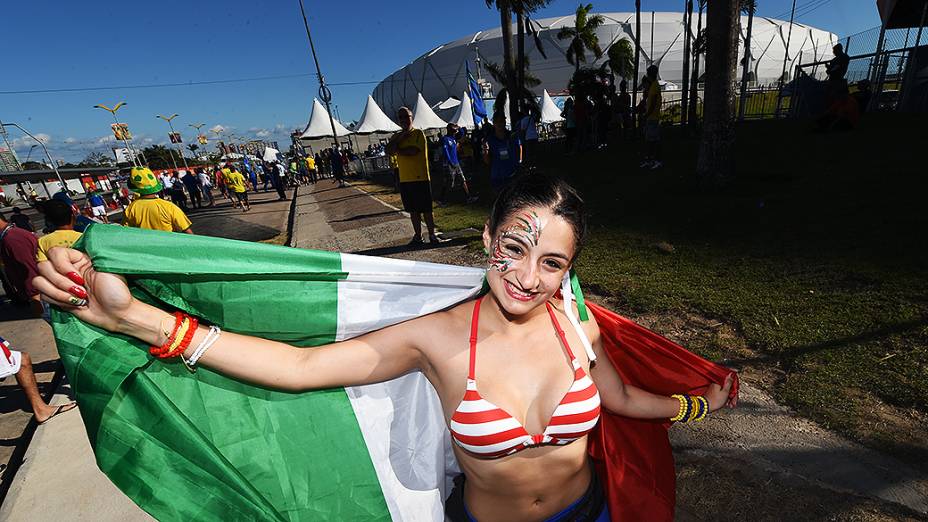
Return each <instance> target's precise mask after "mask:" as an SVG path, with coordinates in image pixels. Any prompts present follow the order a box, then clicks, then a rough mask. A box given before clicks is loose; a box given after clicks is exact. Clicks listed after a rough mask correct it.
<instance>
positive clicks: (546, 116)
mask: <svg viewBox="0 0 928 522" xmlns="http://www.w3.org/2000/svg"><path fill="white" fill-rule="evenodd" d="M558 121H564V117H563V116H561V109H558V108H557V105H555V104H554V100H552V99H551V95H550V94H548V90H547V89H545V90H544V91H543V92H542V94H541V123H554V122H558Z"/></svg>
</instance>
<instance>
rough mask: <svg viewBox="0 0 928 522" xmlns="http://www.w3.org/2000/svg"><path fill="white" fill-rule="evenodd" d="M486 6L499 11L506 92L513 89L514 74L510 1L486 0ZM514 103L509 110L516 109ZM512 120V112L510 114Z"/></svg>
mask: <svg viewBox="0 0 928 522" xmlns="http://www.w3.org/2000/svg"><path fill="white" fill-rule="evenodd" d="M486 4H487V7H489V8H491V9H492V8H493V7H496V9H497V10H498V11H499V28H500V31H502V36H503V80H504V88H505V89H506V90H507V91H508V92H512V91H514V90H515V88H514V87H515V81H514V80H515V75H514V74H513V71H514V69H515V67H513V63H512V2H511V1H510V0H486ZM514 106H515V104H510V110H511V111H513V112H514V111H515V110H517V108H516V107H514ZM510 117H511V118H512V119H513V120H514V119H515V118H514V114H513V115H512V116H510Z"/></svg>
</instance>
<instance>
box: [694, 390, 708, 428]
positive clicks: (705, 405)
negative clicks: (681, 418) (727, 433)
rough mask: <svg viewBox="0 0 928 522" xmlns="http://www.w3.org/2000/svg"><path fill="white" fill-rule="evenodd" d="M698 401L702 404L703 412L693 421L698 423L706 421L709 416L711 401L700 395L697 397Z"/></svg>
mask: <svg viewBox="0 0 928 522" xmlns="http://www.w3.org/2000/svg"><path fill="white" fill-rule="evenodd" d="M696 400H698V401H699V402H700V404H702V411H701V412H699V415H697V416H696V418H695V419H693V420H694V421H696V422H699V421H701V420H703V419H705V418H706V416H707V415H709V399H707V398H705V397H703V396H702V395H699V396H697V397H696Z"/></svg>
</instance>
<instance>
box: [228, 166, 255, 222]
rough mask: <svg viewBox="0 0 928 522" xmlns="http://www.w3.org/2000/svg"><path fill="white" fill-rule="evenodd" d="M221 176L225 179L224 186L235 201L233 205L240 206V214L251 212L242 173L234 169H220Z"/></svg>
mask: <svg viewBox="0 0 928 522" xmlns="http://www.w3.org/2000/svg"><path fill="white" fill-rule="evenodd" d="M222 175H223V176H225V178H226V186H227V187H229V192H231V193H232V196H233V197H235V199H236V201H235V202H233V203H237V204H236V206H240V207H241V208H242V212H248V211H249V210H251V206H250V205H249V204H248V189H246V188H245V177H244V176H242V173H241V172H239V171H238V169H235V168H224V169H222Z"/></svg>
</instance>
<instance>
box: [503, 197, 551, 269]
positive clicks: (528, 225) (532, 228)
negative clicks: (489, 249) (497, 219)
mask: <svg viewBox="0 0 928 522" xmlns="http://www.w3.org/2000/svg"><path fill="white" fill-rule="evenodd" d="M543 228H544V225H542V223H541V218H539V217H538V214H536V213H534V212H532V213H531V214H529V213H525V214H523V215H521V216H519V217H518V220H517V222H516V223H515V224H513V225H512V226H511V227H509V228H507V229H506V230H505V231H503V233H502V234H500V235H499V237H498V238H497V239H496V242H495V243H494V244H493V253H492V254H491V255H490V259H489V264H490V267H491V268H493V269H495V270H496V271H497V272H499V273H501V274H502V273H504V272H506V271H507V270H509V269H510V268H511V267H512V264H513V263H514V262H515V259H513V258H512V256H511V255H510V254H509V253H508V252H505V251H504V250H503V247H502V243H503V239H504V238H513V239H516V240H519V241H522V242H527V243H528V244H530V245H532V246H538V240H539V239H540V238H541V230H542V229H543Z"/></svg>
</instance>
